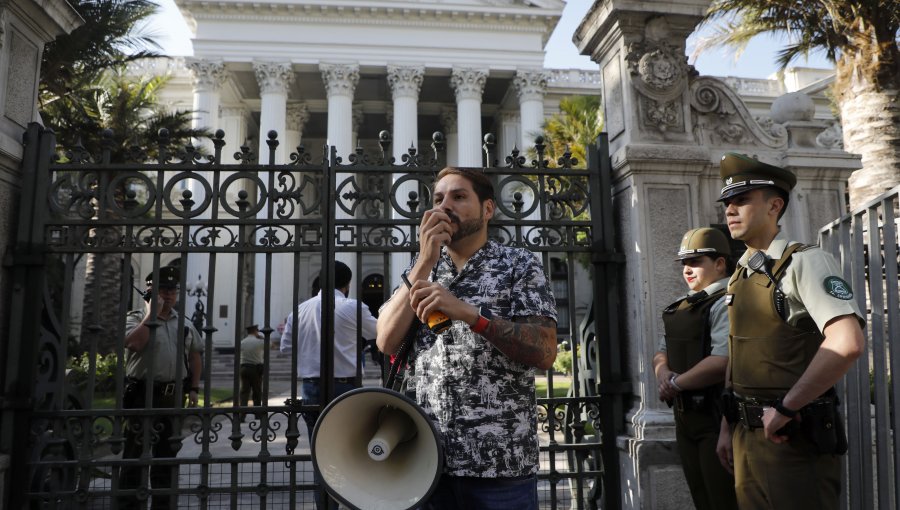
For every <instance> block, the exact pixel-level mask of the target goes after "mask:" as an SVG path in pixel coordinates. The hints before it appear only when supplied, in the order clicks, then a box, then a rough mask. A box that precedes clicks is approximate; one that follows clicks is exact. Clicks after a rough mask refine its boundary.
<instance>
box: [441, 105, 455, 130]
mask: <svg viewBox="0 0 900 510" xmlns="http://www.w3.org/2000/svg"><path fill="white" fill-rule="evenodd" d="M441 126H442V127H443V128H444V134H445V135H446V134H451V133H456V108H453V107H450V106H445V107H443V108H441Z"/></svg>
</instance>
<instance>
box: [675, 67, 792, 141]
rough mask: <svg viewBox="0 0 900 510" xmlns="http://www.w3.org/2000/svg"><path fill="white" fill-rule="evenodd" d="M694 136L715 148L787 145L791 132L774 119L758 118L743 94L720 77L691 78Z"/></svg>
mask: <svg viewBox="0 0 900 510" xmlns="http://www.w3.org/2000/svg"><path fill="white" fill-rule="evenodd" d="M690 98H691V99H690V101H691V108H692V110H693V112H692V114H693V116H694V122H693V124H694V138H695V139H696V140H697V142H698V143H700V144H702V145H709V146H713V147H731V148H732V149H736V148H740V147H768V148H770V149H784V148H787V142H788V133H787V130H786V129H785V127H784V126H783V125H781V124H778V123H776V122H773V121H772V119H771V118H768V117H761V118H758V119H756V118H754V117H753V115H752V114H751V113H750V110H748V109H747V106H746V105H745V104H744V102H743V101H742V100H741V98H740V96H738V95H737V93H736V92H735V91H734V90H733V89H732V88H731V87H729V86H728V85H727V84H726V83H725V82H723V81H722V80H719V79H718V78H712V77H709V76H700V77H697V78H694V79H692V80H691V88H690Z"/></svg>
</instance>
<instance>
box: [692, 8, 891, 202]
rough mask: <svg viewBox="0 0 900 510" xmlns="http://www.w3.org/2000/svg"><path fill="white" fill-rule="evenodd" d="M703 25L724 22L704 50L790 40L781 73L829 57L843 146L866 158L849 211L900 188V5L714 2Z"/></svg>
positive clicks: (854, 182)
mask: <svg viewBox="0 0 900 510" xmlns="http://www.w3.org/2000/svg"><path fill="white" fill-rule="evenodd" d="M706 20H707V21H718V22H721V23H720V24H719V25H718V26H717V28H716V31H715V33H714V34H713V35H712V36H711V37H710V38H708V39H707V40H706V41H704V43H703V44H702V46H703V47H704V48H706V47H711V46H714V45H716V44H722V43H725V44H729V45H732V46H735V47H737V48H739V49H740V48H743V47H745V45H746V44H747V42H748V41H749V40H750V39H752V38H753V37H755V36H756V35H759V34H763V33H775V34H780V35H786V36H787V39H788V40H789V41H791V42H790V43H789V44H788V45H787V46H785V47H784V48H783V49H782V50H781V51H780V53H779V55H778V64H779V65H780V66H781V68H782V69H784V68H786V67H787V66H788V64H790V63H791V62H792V61H793V60H794V59H795V58H797V57H798V56H800V55H808V54H809V53H810V52H813V51H821V52H824V53H825V55H826V57H827V58H828V59H829V60H831V61H832V62H834V63H835V70H836V76H835V82H834V86H833V95H834V97H835V99H836V101H837V103H838V105H839V107H840V113H841V120H842V124H843V130H844V147H845V149H846V150H847V151H849V152H854V153H858V154H861V155H862V164H863V168H862V169H861V170H857V171H856V172H854V173H853V175H852V176H851V177H850V186H849V187H850V204H851V207H855V206H858V205H861V204H863V203H865V202H866V201H867V200H868V199H871V198H874V197H876V196H878V195H880V194H881V193H882V192H883V191H884V190H886V189H890V188H892V187H894V186H896V185H897V184H898V183H900V98H898V93H900V47H898V29H900V0H855V1H852V2H848V1H846V0H819V1H814V2H797V1H787V0H714V1H713V3H712V5H711V6H710V8H709V11H708V13H707V16H706Z"/></svg>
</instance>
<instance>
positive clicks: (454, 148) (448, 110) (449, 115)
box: [441, 106, 459, 166]
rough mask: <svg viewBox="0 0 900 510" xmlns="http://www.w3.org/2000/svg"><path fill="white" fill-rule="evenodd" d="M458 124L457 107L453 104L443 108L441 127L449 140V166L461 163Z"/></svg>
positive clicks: (447, 148) (445, 137)
mask: <svg viewBox="0 0 900 510" xmlns="http://www.w3.org/2000/svg"><path fill="white" fill-rule="evenodd" d="M456 124H457V123H456V108H453V107H451V106H445V107H443V108H441V127H442V128H443V129H444V139H445V140H446V141H447V147H446V151H447V152H446V154H447V166H457V165H459V136H458V135H457V133H456Z"/></svg>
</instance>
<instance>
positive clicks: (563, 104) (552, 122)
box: [529, 96, 603, 168]
mask: <svg viewBox="0 0 900 510" xmlns="http://www.w3.org/2000/svg"><path fill="white" fill-rule="evenodd" d="M559 109H560V113H557V114H554V115H552V116H550V117H549V118H547V119H545V120H544V125H543V131H542V133H539V134H541V135H542V136H543V137H544V144H545V145H546V146H547V149H546V152H545V153H544V154H545V156H546V158H547V159H548V160H550V165H551V166H558V161H559V158H561V157H562V156H563V154H565V152H566V151H567V150H568V151H569V152H570V153H571V155H572V157H573V158H575V159H577V160H578V162H577V164H575V165H574V167H575V168H586V165H587V157H586V156H587V152H586V150H587V147H588V146H589V145H590V144H592V143H594V142H595V141H596V140H597V136H599V135H600V132H601V131H603V115H602V111H601V110H600V96H569V97H565V98H563V99H562V100H560V102H559ZM532 134H534V135H537V134H538V133H532ZM529 153H530V155H531V156H532V157H534V155H535V154H534V149H530V150H529Z"/></svg>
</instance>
